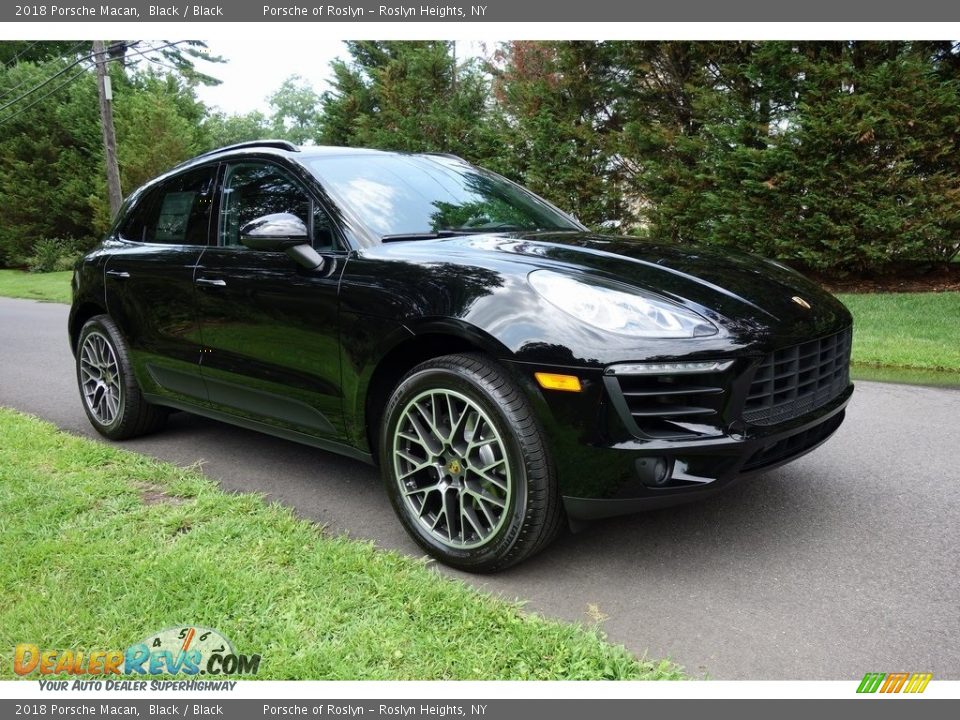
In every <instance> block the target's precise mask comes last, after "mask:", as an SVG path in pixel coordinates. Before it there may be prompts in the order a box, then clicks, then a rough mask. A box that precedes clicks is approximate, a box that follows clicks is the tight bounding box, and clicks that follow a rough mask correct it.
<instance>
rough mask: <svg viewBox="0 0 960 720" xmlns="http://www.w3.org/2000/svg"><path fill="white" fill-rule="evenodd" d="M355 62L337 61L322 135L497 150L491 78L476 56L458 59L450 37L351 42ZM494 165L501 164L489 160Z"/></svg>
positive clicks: (477, 157) (383, 144) (462, 151)
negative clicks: (491, 120) (490, 115)
mask: <svg viewBox="0 0 960 720" xmlns="http://www.w3.org/2000/svg"><path fill="white" fill-rule="evenodd" d="M347 47H348V49H349V51H350V55H351V61H350V62H345V61H342V60H335V61H334V62H333V64H332V68H331V69H332V71H333V80H332V82H331V85H332V89H331V90H330V91H328V92H326V93H324V95H323V99H322V111H323V112H322V121H321V133H320V137H319V140H320V141H321V142H323V143H325V144H330V145H356V146H366V147H375V148H382V149H386V150H406V151H411V152H444V153H453V154H456V155H460V156H462V157H465V158H467V159H469V160H472V161H474V162H481V163H483V162H484V161H485V160H487V159H491V158H494V157H495V156H496V155H497V140H496V138H495V136H494V134H493V133H492V131H491V128H490V127H489V125H488V123H487V122H486V120H487V115H488V113H487V97H488V82H487V79H486V77H485V75H484V73H483V72H482V70H481V67H480V65H479V63H478V61H477V60H476V59H469V60H467V61H465V62H458V61H457V59H456V58H455V56H454V55H453V53H452V43H449V42H440V41H426V42H420V41H418V42H400V41H385V42H370V41H363V42H348V43H347ZM486 164H489V165H494V166H495V165H496V163H486Z"/></svg>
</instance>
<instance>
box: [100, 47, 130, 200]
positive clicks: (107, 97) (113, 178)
mask: <svg viewBox="0 0 960 720" xmlns="http://www.w3.org/2000/svg"><path fill="white" fill-rule="evenodd" d="M93 56H94V61H95V62H96V65H97V91H98V94H99V95H100V126H101V127H102V128H103V157H104V160H105V161H106V163H107V194H108V196H109V198H110V217H111V218H114V217H116V216H117V212H118V211H119V210H120V204H121V203H122V202H123V195H122V194H121V192H120V167H119V166H118V165H117V136H116V133H115V132H114V130H113V104H112V102H113V89H112V87H111V85H110V76H109V75H107V49H106V48H105V47H104V46H103V41H102V40H94V41H93Z"/></svg>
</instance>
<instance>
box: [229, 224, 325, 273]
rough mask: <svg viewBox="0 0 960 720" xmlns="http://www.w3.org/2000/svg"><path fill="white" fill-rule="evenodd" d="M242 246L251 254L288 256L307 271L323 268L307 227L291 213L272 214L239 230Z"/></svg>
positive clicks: (321, 260) (321, 259)
mask: <svg viewBox="0 0 960 720" xmlns="http://www.w3.org/2000/svg"><path fill="white" fill-rule="evenodd" d="M240 244H241V245H244V246H246V247H248V248H250V249H251V250H265V251H268V252H281V251H282V252H285V253H286V254H287V255H288V256H290V259H291V260H293V261H294V262H295V263H297V264H298V265H301V266H302V267H304V268H306V269H307V270H319V269H320V268H322V267H323V258H322V257H321V256H320V255H319V254H318V253H317V251H316V250H314V249H313V247H312V246H311V245H310V238H309V235H308V233H307V226H306V224H305V223H304V222H303V220H301V219H300V218H298V217H297V216H296V215H293V214H292V213H273V214H270V215H263V216H262V217H258V218H257V219H256V220H251V221H250V222H248V223H247V224H246V225H244V226H243V227H242V228H240Z"/></svg>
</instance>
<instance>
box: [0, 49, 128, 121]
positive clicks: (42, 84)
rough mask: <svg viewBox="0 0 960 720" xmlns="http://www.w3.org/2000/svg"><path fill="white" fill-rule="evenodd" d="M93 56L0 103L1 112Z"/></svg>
mask: <svg viewBox="0 0 960 720" xmlns="http://www.w3.org/2000/svg"><path fill="white" fill-rule="evenodd" d="M115 47H117V45H111V46H110V48H108V49H113V48H115ZM92 57H93V53H90V54H89V55H85V56H83V57H82V58H79V59H78V60H74V61H73V62H72V63H70V64H69V65H67V66H66V67H64V68H63V69H61V70H60V71H59V72H56V73H54V74H53V75H51V76H50V77H48V78H47V79H46V80H44V81H43V82H42V83H40V84H39V85H36V86H34V87H32V88H30V89H29V90H27V91H26V92H25V93H24V94H23V95H21V96H20V97H17V98H14V99H13V100H11V101H10V102H8V103H7V104H6V105H0V112H2V111H3V110H6V109H7V108H8V107H10V106H11V105H15V104H17V103H18V102H20V101H21V100H23V99H24V98H25V97H29V96H30V95H32V94H33V93H35V92H37V90H40V89H41V88H43V87H46V86H47V85H49V84H50V83H52V82H53V81H54V80H56V79H57V78H58V77H60V76H62V75H65V74H66V73H67V72H69V71H70V69H71V68H75V67H76V66H77V65H79V64H80V63H82V62H85V61H87V60H90V59H91V58H92Z"/></svg>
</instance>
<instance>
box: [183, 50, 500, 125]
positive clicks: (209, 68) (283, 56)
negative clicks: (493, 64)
mask: <svg viewBox="0 0 960 720" xmlns="http://www.w3.org/2000/svg"><path fill="white" fill-rule="evenodd" d="M206 42H207V47H208V48H209V49H210V53H211V54H213V55H219V56H221V57H223V58H224V59H225V60H227V61H228V62H226V63H222V64H211V63H206V62H201V63H198V69H199V70H202V71H204V72H206V73H208V74H209V75H213V76H214V77H216V78H219V79H220V80H222V81H223V82H222V84H220V85H217V86H216V87H202V86H201V87H199V88H197V95H198V96H199V98H200V99H201V100H202V101H203V102H204V103H206V104H207V105H208V106H211V107H212V106H216V107H218V108H220V109H221V110H223V111H224V112H225V113H227V114H243V113H247V112H250V111H251V110H260V111H261V112H263V113H264V114H269V112H270V105H269V103H268V102H267V98H268V97H269V96H270V95H271V94H273V93H274V92H275V91H276V90H277V89H278V88H279V87H280V84H281V83H282V82H283V81H284V80H286V79H287V78H288V77H289V76H291V75H300V76H301V77H303V78H304V79H305V80H307V81H308V82H309V83H310V84H311V85H312V86H313V89H314V90H316V91H317V92H318V93H322V92H323V91H324V90H326V89H327V88H328V82H329V79H330V61H331V60H333V59H335V58H337V57H340V58H343V59H346V58H348V57H349V53H348V52H347V48H346V45H344V44H343V43H342V42H341V41H339V40H324V39H319V40H317V42H316V43H314V44H309V43H303V42H299V41H297V42H290V41H289V39H285V38H284V36H283V34H282V33H269V34H264V35H262V36H261V37H260V38H258V39H257V40H256V42H252V41H251V40H250V39H249V37H243V36H238V37H233V38H231V37H220V38H218V39H216V40H207V41H206ZM490 45H492V43H482V42H474V41H457V55H458V57H459V58H465V57H468V56H477V55H480V54H482V53H483V52H484V48H485V47H486V46H490Z"/></svg>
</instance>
